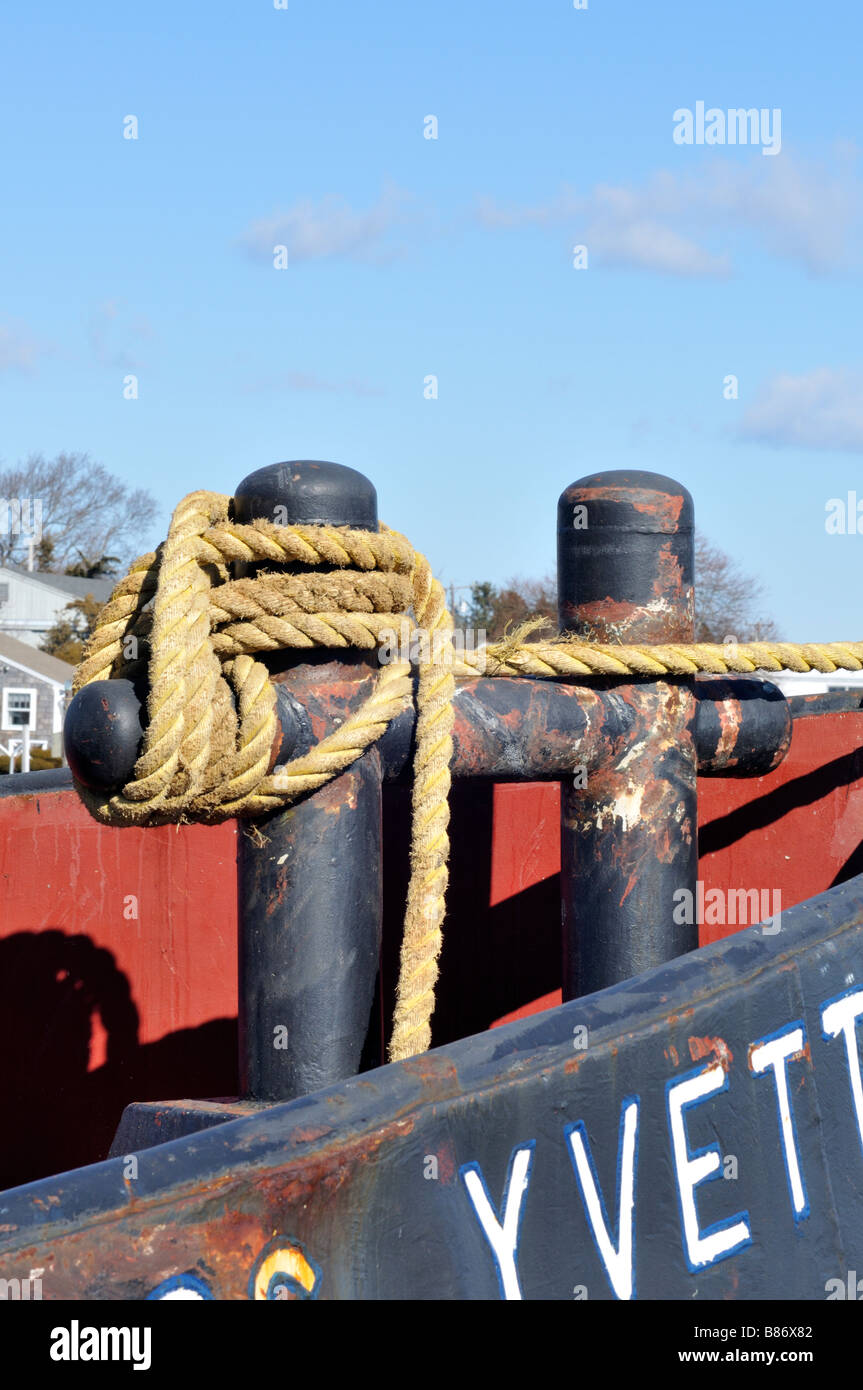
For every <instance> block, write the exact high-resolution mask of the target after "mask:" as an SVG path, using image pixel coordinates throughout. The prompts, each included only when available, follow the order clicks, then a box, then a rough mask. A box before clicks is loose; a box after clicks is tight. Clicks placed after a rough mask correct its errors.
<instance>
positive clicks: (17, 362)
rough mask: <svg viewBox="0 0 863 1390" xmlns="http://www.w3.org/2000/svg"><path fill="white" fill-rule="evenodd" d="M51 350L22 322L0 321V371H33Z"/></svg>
mask: <svg viewBox="0 0 863 1390" xmlns="http://www.w3.org/2000/svg"><path fill="white" fill-rule="evenodd" d="M49 351H50V348H49V347H48V345H47V344H45V343H40V342H38V341H37V339H35V338H34V337H33V336H32V335H31V334H30V332H29V331H28V330H27V329H26V328H24V327H23V325H21V324H13V323H6V324H2V323H0V372H9V371H18V372H32V371H34V370H35V368H36V363H37V361H38V359H39V358H40V357H43V356H44V355H45V354H46V353H48V352H49Z"/></svg>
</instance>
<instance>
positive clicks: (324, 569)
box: [73, 492, 863, 1061]
mask: <svg viewBox="0 0 863 1390" xmlns="http://www.w3.org/2000/svg"><path fill="white" fill-rule="evenodd" d="M231 502H232V499H231V498H229V497H226V496H223V495H222V494H219V493H213V492H193V493H191V494H190V495H189V496H188V497H186V498H184V499H183V501H182V502H181V503H180V505H179V506H178V507H177V509H176V511H175V512H174V515H173V518H172V521H171V526H170V529H169V532H168V536H167V538H166V540H165V541H164V542H163V544H162V545H161V546H160V547H159V549H158V550H157V551H155V552H152V553H150V554H148V555H143V556H141V557H140V558H139V559H137V560H135V561H134V562H133V564H132V565H131V566H130V568H129V571H128V573H127V574H126V576H125V577H124V578H123V579H121V580H120V582H119V583H118V584H117V586H116V588H115V589H114V592H113V594H112V596H111V598H110V600H109V602H108V603H107V604H106V605H105V607H104V608H103V609H102V611H101V613H100V614H99V617H98V619H97V622H96V627H95V629H94V631H93V634H92V636H91V638H90V640H89V642H88V643H87V646H86V648H85V651H84V655H83V658H82V661H81V664H80V665H79V667H78V669H77V671H76V673H75V680H74V683H73V690H74V691H76V692H77V691H78V690H80V689H82V688H83V687H84V686H85V685H89V684H90V683H91V682H93V681H97V680H110V679H118V678H120V677H126V678H129V677H133V676H135V675H140V674H141V673H142V672H143V671H145V670H146V673H147V677H148V685H149V691H148V699H147V715H148V720H147V727H146V731H145V736H144V744H143V749H142V752H141V755H140V757H139V758H138V761H137V763H136V765H135V769H134V772H133V774H132V777H131V778H130V780H129V781H128V782H127V783H126V785H125V786H124V787H123V788H122V789H121V790H120V791H119V792H118V793H116V794H114V795H112V796H102V795H100V794H98V793H95V792H93V791H91V790H89V789H88V788H86V787H84V786H82V785H81V784H80V783H76V786H77V789H78V792H79V794H80V796H81V797H82V799H83V801H84V802H85V804H86V805H87V807H88V809H89V810H90V812H91V814H92V815H94V816H95V817H96V818H97V819H99V820H100V821H103V822H105V823H108V824H112V825H158V824H165V823H167V822H172V821H178V820H193V819H194V820H202V821H207V822H214V821H218V820H225V819H228V818H231V817H235V816H237V817H249V816H259V815H261V814H263V813H265V812H267V811H272V810H276V809H278V808H280V807H284V806H286V805H289V804H290V803H291V802H292V801H294V800H296V798H297V797H299V796H300V795H302V794H303V793H305V792H308V791H311V790H314V789H315V788H316V787H319V786H322V785H323V784H324V783H325V782H327V781H329V780H330V778H332V777H334V776H336V775H337V774H338V773H339V772H341V771H342V770H343V769H344V768H346V767H349V766H350V764H351V763H353V762H354V761H356V759H357V758H359V757H360V756H361V755H362V753H363V752H364V751H365V749H366V748H368V747H369V746H370V745H371V744H373V743H374V742H376V740H377V739H378V738H380V737H381V735H382V734H383V733H384V731H385V730H386V728H387V727H388V725H389V724H390V722H391V721H392V720H393V719H394V718H395V717H396V715H398V714H400V713H401V712H402V711H403V710H404V709H405V708H406V707H407V706H408V704H409V703H410V701H411V700H412V698H413V680H412V668H411V664H410V662H409V661H407V660H403V659H396V660H393V661H391V662H389V663H388V664H386V665H383V666H382V667H381V670H380V674H379V676H378V679H377V682H376V685H375V689H374V690H373V691H372V693H371V695H370V696H369V697H368V698H367V700H366V701H365V702H364V704H363V705H362V707H361V708H360V709H359V710H357V711H356V712H355V713H354V714H353V715H351V716H350V717H349V718H348V719H346V720H345V722H344V723H343V724H342V725H341V726H340V727H339V728H338V729H336V730H335V731H334V732H333V733H331V734H329V735H328V736H327V737H326V738H324V739H323V740H322V741H321V742H320V743H319V744H318V745H317V746H316V747H314V748H313V749H311V750H310V751H309V752H308V753H307V754H305V755H303V756H302V757H298V758H295V759H292V760H291V761H290V762H288V763H286V764H285V765H284V766H282V767H277V768H275V769H274V770H273V771H272V772H270V771H269V764H270V760H271V756H272V748H273V744H274V739H275V735H276V731H277V717H276V712H275V703H276V692H275V688H274V686H273V684H272V682H271V680H270V676H269V672H268V671H267V668H266V667H265V666H264V665H263V663H262V662H260V661H256V660H255V659H254V655H253V654H254V653H261V652H268V651H278V650H282V649H284V648H288V647H292V648H300V649H302V648H314V647H330V648H362V649H366V650H373V649H379V648H380V646H381V643H382V641H384V640H386V638H387V637H389V636H390V635H391V634H393V633H394V632H396V633H397V632H402V631H405V630H407V631H408V632H411V633H415V632H422V634H423V636H424V638H425V641H424V643H423V644H422V647H421V655H420V657H419V662H418V688H417V695H416V704H417V727H416V752H415V756H414V779H413V793H412V817H413V819H412V845H411V875H410V882H409V887H408V898H407V908H406V913H405V927H404V936H403V940H402V952H401V968H400V976H399V982H398V990H397V1001H396V1011H395V1019H394V1028H393V1035H392V1039H391V1042H390V1053H389V1055H390V1060H391V1061H398V1060H402V1059H403V1058H405V1057H410V1056H413V1055H414V1054H415V1053H418V1052H423V1051H425V1050H426V1049H427V1048H428V1047H429V1045H430V1042H431V1015H432V1011H433V1008H434V987H435V983H436V981H437V975H438V957H439V954H440V948H441V944H442V935H441V928H442V924H443V917H444V910H445V908H444V899H445V893H446V886H447V860H448V856H449V838H448V824H449V790H450V781H451V777H450V762H451V759H452V753H453V743H452V728H453V719H454V715H453V705H452V700H453V695H454V693H455V677H456V676H462V677H473V676H476V675H482V674H484V675H488V676H537V677H565V676H589V675H610V676H626V675H636V676H643V677H650V678H652V679H657V678H659V679H661V678H662V677H663V676H667V675H691V674H694V673H696V672H698V671H710V672H714V673H717V674H722V673H725V672H732V671H733V672H752V671H757V670H765V671H778V670H783V669H791V670H793V671H808V670H813V669H814V670H817V671H823V672H832V671H835V670H837V669H840V668H841V669H846V670H853V671H858V670H861V669H863V643H859V642H856V643H826V644H821V643H806V644H797V643H787V642H751V643H739V644H735V645H734V646H733V647H732V648H731V649H730V650H729V647H728V644H726V645H725V646H720V645H718V644H711V643H675V644H671V645H662V646H606V645H600V644H595V645H594V644H587V643H584V642H579V641H574V640H571V639H569V638H563V639H558V640H556V641H552V642H548V641H545V642H543V641H534V642H530V643H525V642H523V641H522V640H520V638H521V636H522V635H523V630H522V632H521V633H517V634H515V635H514V637H513V638H511V639H509V640H504V641H503V642H499V643H493V644H487V645H486V646H484V647H481V648H479V649H477V650H476V651H468V650H465V651H463V652H461V651H460V652H456V650H455V648H454V645H453V621H452V618H451V616H450V614H449V613H448V611H447V607H446V601H445V596H444V591H443V588H442V586H441V584H440V583H439V581H438V580H437V579H435V578H434V576H433V575H432V572H431V568H430V566H429V563H428V561H427V560H426V559H425V557H424V556H423V555H421V554H419V552H417V551H415V550H414V548H413V546H412V545H411V544H410V542H409V541H407V540H406V539H405V537H404V536H402V535H400V534H399V533H398V532H397V531H391V530H389V529H388V528H387V527H385V526H383V525H381V527H380V530H379V531H378V532H370V531H359V530H351V529H350V528H347V527H328V526H276V525H274V524H273V523H271V522H269V521H264V520H258V521H254V522H251V523H249V524H245V525H241V524H239V523H237V522H234V521H233V520H232V519H231ZM238 562H244V563H253V564H257V565H262V566H266V565H278V566H286V565H290V566H306V567H308V568H307V569H306V570H303V571H301V572H293V573H284V572H279V573H273V572H268V571H266V570H264V571H263V572H261V573H259V574H257V576H256V577H255V578H250V579H232V578H231V573H230V569H229V566H231V565H232V564H235V563H238Z"/></svg>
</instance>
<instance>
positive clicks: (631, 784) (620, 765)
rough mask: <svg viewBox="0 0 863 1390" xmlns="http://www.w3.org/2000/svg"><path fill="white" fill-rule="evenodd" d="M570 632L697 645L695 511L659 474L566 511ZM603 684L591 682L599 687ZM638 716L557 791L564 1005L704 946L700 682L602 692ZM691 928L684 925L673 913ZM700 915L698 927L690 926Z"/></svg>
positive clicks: (563, 502) (563, 551)
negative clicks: (688, 898) (698, 895)
mask: <svg viewBox="0 0 863 1390" xmlns="http://www.w3.org/2000/svg"><path fill="white" fill-rule="evenodd" d="M558 594H559V605H560V626H561V630H565V631H569V632H573V633H575V634H577V635H578V636H580V637H583V638H586V639H591V640H594V641H598V642H609V643H615V642H629V643H638V642H645V643H653V642H673V641H691V640H692V636H693V507H692V499H691V497H690V496H689V493H688V492H687V491H686V489H685V488H683V487H681V486H680V484H678V483H675V482H674V481H673V480H672V479H670V478H666V477H663V476H662V475H660V474H655V473H642V472H611V473H598V474H594V475H592V476H591V477H587V478H583V479H581V480H580V481H579V482H577V483H573V484H572V486H571V487H569V488H567V489H566V491H565V492H564V493H563V494H562V496H561V498H560V502H559V504H558ZM596 684H597V683H596V682H592V683H591V685H592V687H593V688H596ZM599 684H600V688H604V689H606V690H607V691H610V692H612V693H613V696H614V698H615V699H616V700H618V701H620V702H621V703H622V704H624V705H626V706H628V707H629V712H630V714H631V715H634V720H633V719H631V720H629V721H627V722H628V728H627V733H626V736H625V738H623V739H620V740H612V741H611V744H610V746H609V747H608V749H607V755H606V757H605V758H604V760H603V761H602V762H601V764H600V765H599V766H598V767H596V768H591V770H590V772H589V774H588V776H587V779H586V785H584V786H582V785H579V781H578V779H574V780H573V779H568V780H567V781H565V782H564V783H563V784H562V796H561V855H562V862H561V898H562V924H563V996H564V999H573V998H576V997H578V996H579V995H583V994H588V993H592V992H593V991H595V990H598V989H603V988H604V987H605V986H607V985H611V984H616V983H617V982H618V981H620V980H625V979H629V978H630V977H631V976H633V975H637V974H639V973H640V972H641V971H643V970H647V969H649V968H650V967H651V966H654V965H658V964H660V963H661V962H662V961H666V960H671V959H672V958H673V957H675V956H679V955H681V954H682V953H683V952H685V951H689V950H691V949H692V948H693V947H695V946H696V945H697V944H698V940H697V927H693V926H689V925H686V924H681V923H678V922H676V921H675V906H676V904H677V903H679V901H680V899H679V898H678V899H676V898H675V893H677V892H678V890H681V889H684V890H688V891H690V892H691V893H692V894H693V900H694V894H695V887H696V878H697V868H698V854H697V807H696V791H695V774H696V757H695V747H694V742H693V736H692V730H693V728H694V722H695V693H694V681H692V680H690V679H685V678H674V679H669V680H667V681H663V682H652V681H651V682H649V683H645V682H630V681H627V680H626V679H620V680H617V679H615V680H604V681H602V682H600V683H599ZM676 915H677V916H678V917H683V916H685V915H686V914H685V913H677V914H676ZM690 915H691V914H690Z"/></svg>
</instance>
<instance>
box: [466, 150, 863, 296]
mask: <svg viewBox="0 0 863 1390" xmlns="http://www.w3.org/2000/svg"><path fill="white" fill-rule="evenodd" d="M856 162H857V152H856V150H854V149H853V148H852V147H849V146H847V145H845V146H842V147H837V149H836V151H835V154H834V157H833V159H832V161H831V162H829V163H824V162H822V163H818V164H814V163H806V162H804V161H802V160H798V159H794V158H793V157H792V156H791V155H790V154H788V152H787V151H784V152H783V153H782V155H781V156H780V157H778V158H776V159H770V160H757V161H752V160H750V161H746V162H742V161H740V160H738V159H734V158H729V157H728V156H726V155H724V154H721V155H720V154H717V155H715V156H713V157H712V158H710V159H709V161H708V162H706V163H705V165H704V167H703V169H702V171H701V172H699V173H697V174H691V173H686V174H673V173H670V172H668V171H667V170H666V171H662V172H659V173H656V174H654V175H653V176H652V177H651V178H649V179H648V180H647V181H646V182H645V183H644V184H642V185H639V186H627V185H623V184H620V185H614V184H597V185H596V186H595V187H594V188H593V189H592V190H591V191H590V192H589V193H586V194H579V193H577V192H576V191H575V190H574V189H571V188H566V187H565V188H563V189H562V190H561V192H560V193H559V194H558V195H557V196H556V197H554V198H552V199H550V200H549V201H548V202H545V203H540V204H538V205H535V206H532V207H530V206H521V207H519V206H515V207H501V206H499V205H497V204H496V203H494V202H493V201H492V200H491V199H488V198H483V199H480V201H479V204H478V206H477V209H476V217H477V219H478V221H479V222H480V223H481V225H483V226H485V227H490V228H500V229H507V228H514V227H522V226H534V227H547V228H555V227H558V226H566V228H567V231H568V233H569V235H570V236H571V238H572V241H573V242H574V243H583V244H584V245H586V246H587V248H588V252H589V255H590V258H591V263H594V260H595V262H596V263H597V264H600V265H601V264H606V265H615V266H633V267H637V268H639V269H646V270H656V271H661V272H664V273H665V274H669V275H681V276H713V277H716V276H720V277H721V276H726V275H728V274H730V272H731V259H730V248H731V246H732V244H733V243H735V242H736V240H737V238H738V237H739V235H740V233H741V231H748V232H749V233H750V234H752V235H754V236H755V237H756V238H757V239H758V240H759V241H760V242H761V243H762V245H763V246H764V247H766V249H767V250H768V251H769V252H771V253H772V254H773V255H777V256H782V257H785V258H786V259H789V260H792V261H795V262H797V263H798V264H800V265H802V266H803V267H804V268H805V269H806V270H807V271H809V272H810V273H811V274H825V273H829V272H831V271H835V270H840V269H842V268H843V267H845V266H847V265H848V264H849V263H850V262H851V260H852V254H853V252H854V250H856V245H857V240H858V237H859V232H860V227H861V209H863V196H861V192H863V189H861V182H860V179H859V176H858V174H857V171H856Z"/></svg>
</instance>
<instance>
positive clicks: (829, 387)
mask: <svg viewBox="0 0 863 1390" xmlns="http://www.w3.org/2000/svg"><path fill="white" fill-rule="evenodd" d="M739 436H740V438H741V439H746V440H754V441H756V442H758V443H764V444H773V445H780V446H781V445H790V446H792V447H794V448H798V449H841V450H845V451H847V452H849V453H863V370H861V369H857V368H854V369H852V368H833V367H817V368H816V369H815V370H814V371H811V372H805V373H804V374H803V375H802V376H790V375H778V376H775V377H773V378H772V379H771V380H770V381H768V382H766V383H765V385H764V386H762V388H761V390H760V391H759V393H758V395H757V396H756V398H755V400H754V401H753V403H752V405H751V406H750V407H749V409H748V410H747V411H746V413H745V415H744V417H743V420H742V422H741V425H740V430H739Z"/></svg>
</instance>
